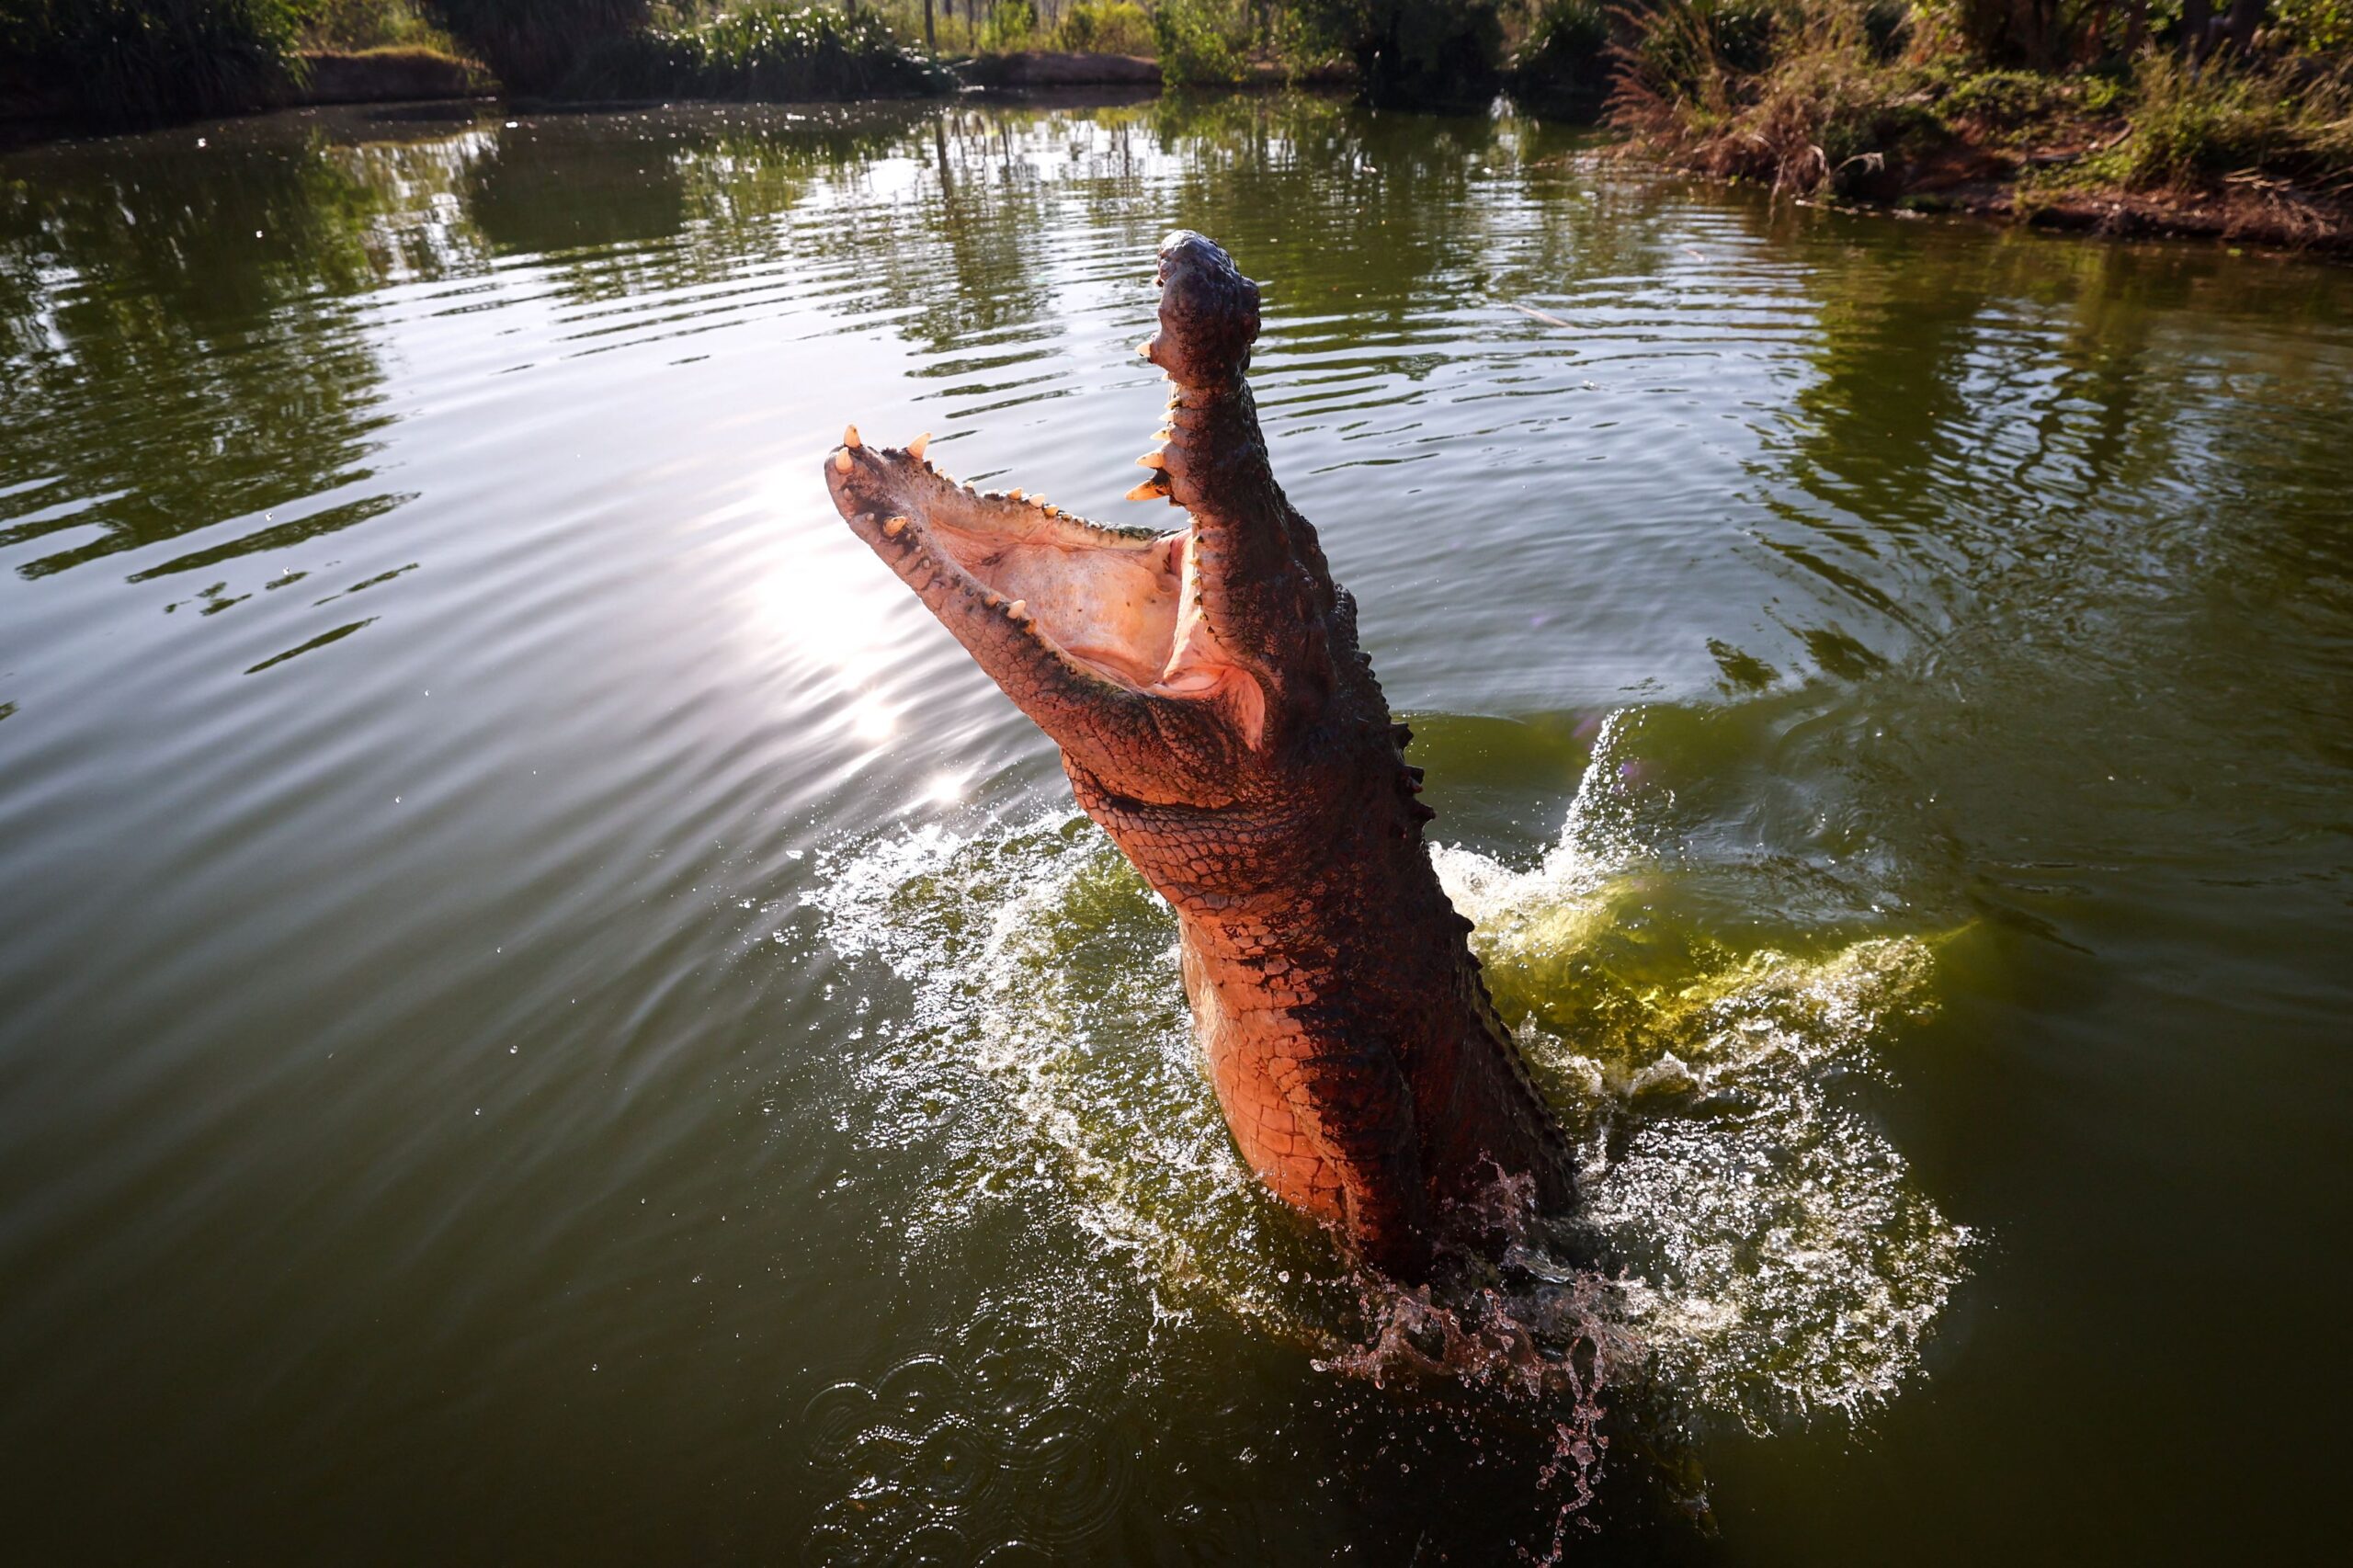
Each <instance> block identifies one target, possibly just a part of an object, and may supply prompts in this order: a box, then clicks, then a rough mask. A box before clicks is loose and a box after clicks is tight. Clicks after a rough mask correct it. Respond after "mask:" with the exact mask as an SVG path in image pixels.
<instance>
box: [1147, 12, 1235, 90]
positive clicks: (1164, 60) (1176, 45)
mask: <svg viewBox="0 0 2353 1568" xmlns="http://www.w3.org/2000/svg"><path fill="white" fill-rule="evenodd" d="M1152 32H1153V40H1154V43H1155V44H1156V45H1157V46H1158V52H1159V55H1160V74H1161V76H1162V78H1163V79H1164V80H1165V81H1169V82H1175V83H1183V84H1188V85H1211V84H1218V83H1229V82H1239V81H1240V80H1242V77H1243V74H1244V73H1245V71H1246V70H1247V69H1248V65H1249V54H1248V49H1249V36H1248V34H1247V33H1246V32H1245V31H1244V29H1243V28H1242V26H1241V25H1240V23H1239V21H1238V20H1237V18H1236V17H1235V15H1234V12H1233V8H1232V7H1231V6H1224V5H1221V4H1219V3H1218V0H1160V5H1159V7H1158V8H1157V9H1155V10H1154V12H1153V14H1152Z"/></svg>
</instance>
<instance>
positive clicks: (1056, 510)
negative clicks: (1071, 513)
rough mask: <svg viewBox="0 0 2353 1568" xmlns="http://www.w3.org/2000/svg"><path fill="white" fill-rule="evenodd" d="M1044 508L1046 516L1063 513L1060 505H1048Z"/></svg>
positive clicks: (1059, 515)
mask: <svg viewBox="0 0 2353 1568" xmlns="http://www.w3.org/2000/svg"><path fill="white" fill-rule="evenodd" d="M1045 510H1046V516H1048V517H1061V516H1062V515H1063V509H1062V508H1061V507H1060V506H1049V507H1047V508H1046V509H1045Z"/></svg>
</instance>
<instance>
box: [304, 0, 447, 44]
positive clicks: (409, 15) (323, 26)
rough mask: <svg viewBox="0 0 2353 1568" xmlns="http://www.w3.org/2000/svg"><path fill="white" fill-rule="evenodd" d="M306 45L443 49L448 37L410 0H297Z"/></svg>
mask: <svg viewBox="0 0 2353 1568" xmlns="http://www.w3.org/2000/svg"><path fill="white" fill-rule="evenodd" d="M301 9H302V42H303V45H304V46H305V47H306V48H312V49H339V50H367V49H418V48H422V49H445V48H447V47H448V45H449V37H448V36H447V35H446V34H444V33H443V32H442V31H441V30H440V29H439V28H436V27H434V26H433V25H432V24H431V23H430V22H427V21H426V19H425V18H424V17H422V16H419V15H418V14H417V9H416V7H415V6H414V5H412V4H411V3H410V0H301Z"/></svg>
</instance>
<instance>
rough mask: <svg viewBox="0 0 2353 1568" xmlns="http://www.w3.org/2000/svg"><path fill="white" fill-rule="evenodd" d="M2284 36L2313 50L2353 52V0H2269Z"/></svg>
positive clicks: (2297, 45)
mask: <svg viewBox="0 0 2353 1568" xmlns="http://www.w3.org/2000/svg"><path fill="white" fill-rule="evenodd" d="M2271 14H2272V16H2273V17H2275V18H2277V19H2278V21H2279V31H2280V33H2281V35H2282V36H2283V38H2285V39H2286V40H2288V41H2290V42H2291V43H2293V44H2294V45H2295V46H2296V47H2298V48H2300V49H2305V50H2310V51H2313V52H2314V53H2353V0H2271Z"/></svg>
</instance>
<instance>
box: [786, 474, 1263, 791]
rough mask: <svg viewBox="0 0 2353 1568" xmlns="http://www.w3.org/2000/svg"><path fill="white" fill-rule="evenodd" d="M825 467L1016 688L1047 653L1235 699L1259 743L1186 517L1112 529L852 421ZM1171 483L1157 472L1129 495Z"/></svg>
mask: <svg viewBox="0 0 2353 1568" xmlns="http://www.w3.org/2000/svg"><path fill="white" fill-rule="evenodd" d="M1156 456H1157V454H1154V457H1156ZM1144 461H1145V462H1146V464H1147V465H1151V464H1153V462H1154V458H1153V457H1147V458H1146V459H1145V460H1144ZM825 477H826V482H827V483H828V485H829V487H830V488H831V490H832V492H833V497H834V503H835V506H837V507H839V508H840V510H841V513H842V515H843V516H844V517H847V519H848V521H849V524H850V527H851V528H853V529H854V530H855V531H856V532H857V533H858V537H859V538H861V539H863V540H866V542H867V543H868V545H870V547H872V549H873V550H874V552H875V553H876V554H877V555H880V556H881V558H882V559H883V560H884V561H885V562H888V563H889V564H890V566H891V568H892V571H894V572H896V573H897V574H899V576H900V578H901V579H902V580H904V582H905V583H906V584H907V585H908V586H909V587H911V588H913V589H915V592H916V593H917V594H918V595H919V596H921V597H922V598H923V601H924V603H925V604H926V605H927V606H929V607H930V608H931V611H932V613H933V614H934V615H936V616H938V618H939V619H940V620H941V622H942V623H943V624H945V625H946V626H947V627H948V629H949V631H953V632H954V633H956V635H957V638H958V640H959V641H961V642H963V643H964V645H965V646H966V647H967V648H968V649H970V650H971V651H972V655H973V657H974V658H975V659H976V660H978V661H979V663H980V664H981V666H982V667H983V669H985V670H987V671H988V673H989V674H990V675H991V676H995V678H996V679H997V682H998V684H999V685H1001V686H1004V687H1006V690H1007V691H1008V692H1009V693H1011V694H1012V695H1013V696H1014V697H1015V699H1016V700H1019V699H1020V697H1021V695H1022V694H1021V692H1020V690H1019V689H1018V688H1017V685H1016V682H1017V681H1018V680H1019V679H1020V678H1021V675H1020V670H1019V668H1018V664H1017V663H1016V664H1015V665H1014V666H1013V667H1011V668H1008V667H1007V665H1006V661H1007V660H1008V659H1011V660H1015V661H1019V660H1020V659H1022V658H1025V657H1034V656H1035V653H1043V654H1045V655H1047V656H1049V657H1051V658H1052V659H1054V660H1056V661H1057V662H1059V663H1060V664H1062V665H1064V666H1066V667H1067V668H1068V669H1069V670H1071V671H1072V672H1073V673H1075V674H1078V675H1082V676H1086V677H1091V678H1092V679H1094V680H1097V681H1100V682H1101V683H1103V684H1104V685H1105V686H1106V687H1111V688H1115V689H1124V690H1127V691H1131V692H1138V693H1145V694H1149V695H1151V696H1154V697H1162V698H1173V699H1187V700H1195V701H1198V700H1202V699H1214V698H1222V699H1230V700H1231V702H1232V703H1233V720H1234V722H1235V723H1236V724H1237V725H1238V726H1239V728H1240V729H1241V730H1242V731H1243V733H1244V734H1245V736H1246V737H1247V738H1248V740H1249V741H1250V743H1251V744H1256V738H1257V734H1256V733H1257V731H1258V730H1259V729H1260V728H1261V726H1262V723H1263V701H1262V699H1260V695H1259V690H1258V686H1257V683H1256V681H1255V680H1253V679H1251V678H1250V676H1248V675H1247V674H1246V673H1245V671H1244V670H1243V669H1242V668H1241V667H1240V666H1239V665H1237V664H1236V663H1235V662H1234V661H1233V659H1232V658H1231V657H1229V656H1228V654H1227V653H1226V651H1225V649H1224V648H1222V646H1221V645H1220V643H1219V642H1218V640H1217V637H1216V635H1215V634H1214V633H1213V632H1212V631H1211V629H1210V625H1209V622H1208V620H1207V619H1206V618H1205V617H1204V616H1203V614H1202V612H1201V608H1200V594H1199V585H1198V583H1197V582H1196V580H1195V564H1196V562H1195V554H1194V550H1193V543H1194V533H1193V529H1192V528H1191V526H1190V523H1189V521H1188V525H1187V526H1186V527H1184V528H1178V529H1176V531H1174V532H1170V533H1154V532H1150V531H1148V530H1145V529H1140V528H1105V527H1102V526H1101V525H1099V524H1096V523H1091V522H1088V521H1086V519H1084V518H1081V517H1073V516H1071V515H1070V514H1068V513H1066V512H1064V511H1063V510H1062V509H1061V508H1060V507H1057V506H1051V505H1050V504H1049V503H1048V502H1047V501H1046V500H1045V499H1044V498H1043V497H1041V496H1036V495H1028V494H1023V493H1022V492H1021V491H1019V490H1014V491H1010V492H1006V493H1003V494H1000V493H998V492H995V491H976V490H974V489H973V488H972V487H971V486H970V485H967V484H961V483H957V482H956V481H955V480H954V479H952V478H950V477H949V476H948V475H946V474H943V473H941V472H939V471H938V469H936V468H934V467H933V466H932V464H931V461H930V459H929V457H928V456H927V455H926V443H925V441H924V440H920V439H919V440H916V441H914V442H911V443H910V444H909V445H907V446H905V447H876V446H873V445H870V444H869V443H867V442H864V441H862V440H861V439H860V438H859V437H858V432H857V430H856V429H855V428H852V429H850V430H849V431H847V432H846V433H845V435H844V437H843V442H842V445H841V446H840V447H838V448H836V449H835V450H834V452H833V454H832V458H831V460H830V461H829V462H828V464H827V467H826V472H825ZM1167 494H1169V488H1168V484H1167V482H1166V480H1165V477H1162V476H1160V475H1157V474H1155V476H1154V478H1153V479H1152V480H1148V481H1146V482H1145V483H1142V484H1141V485H1139V486H1137V487H1136V489H1135V490H1134V491H1132V492H1131V493H1130V499H1132V500H1148V499H1153V498H1155V497H1160V496H1165V495H1167ZM1024 642H1028V643H1031V644H1033V645H1034V647H1033V649H1030V650H1025V649H1024V648H1023V646H1022V644H1023V643H1024Z"/></svg>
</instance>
